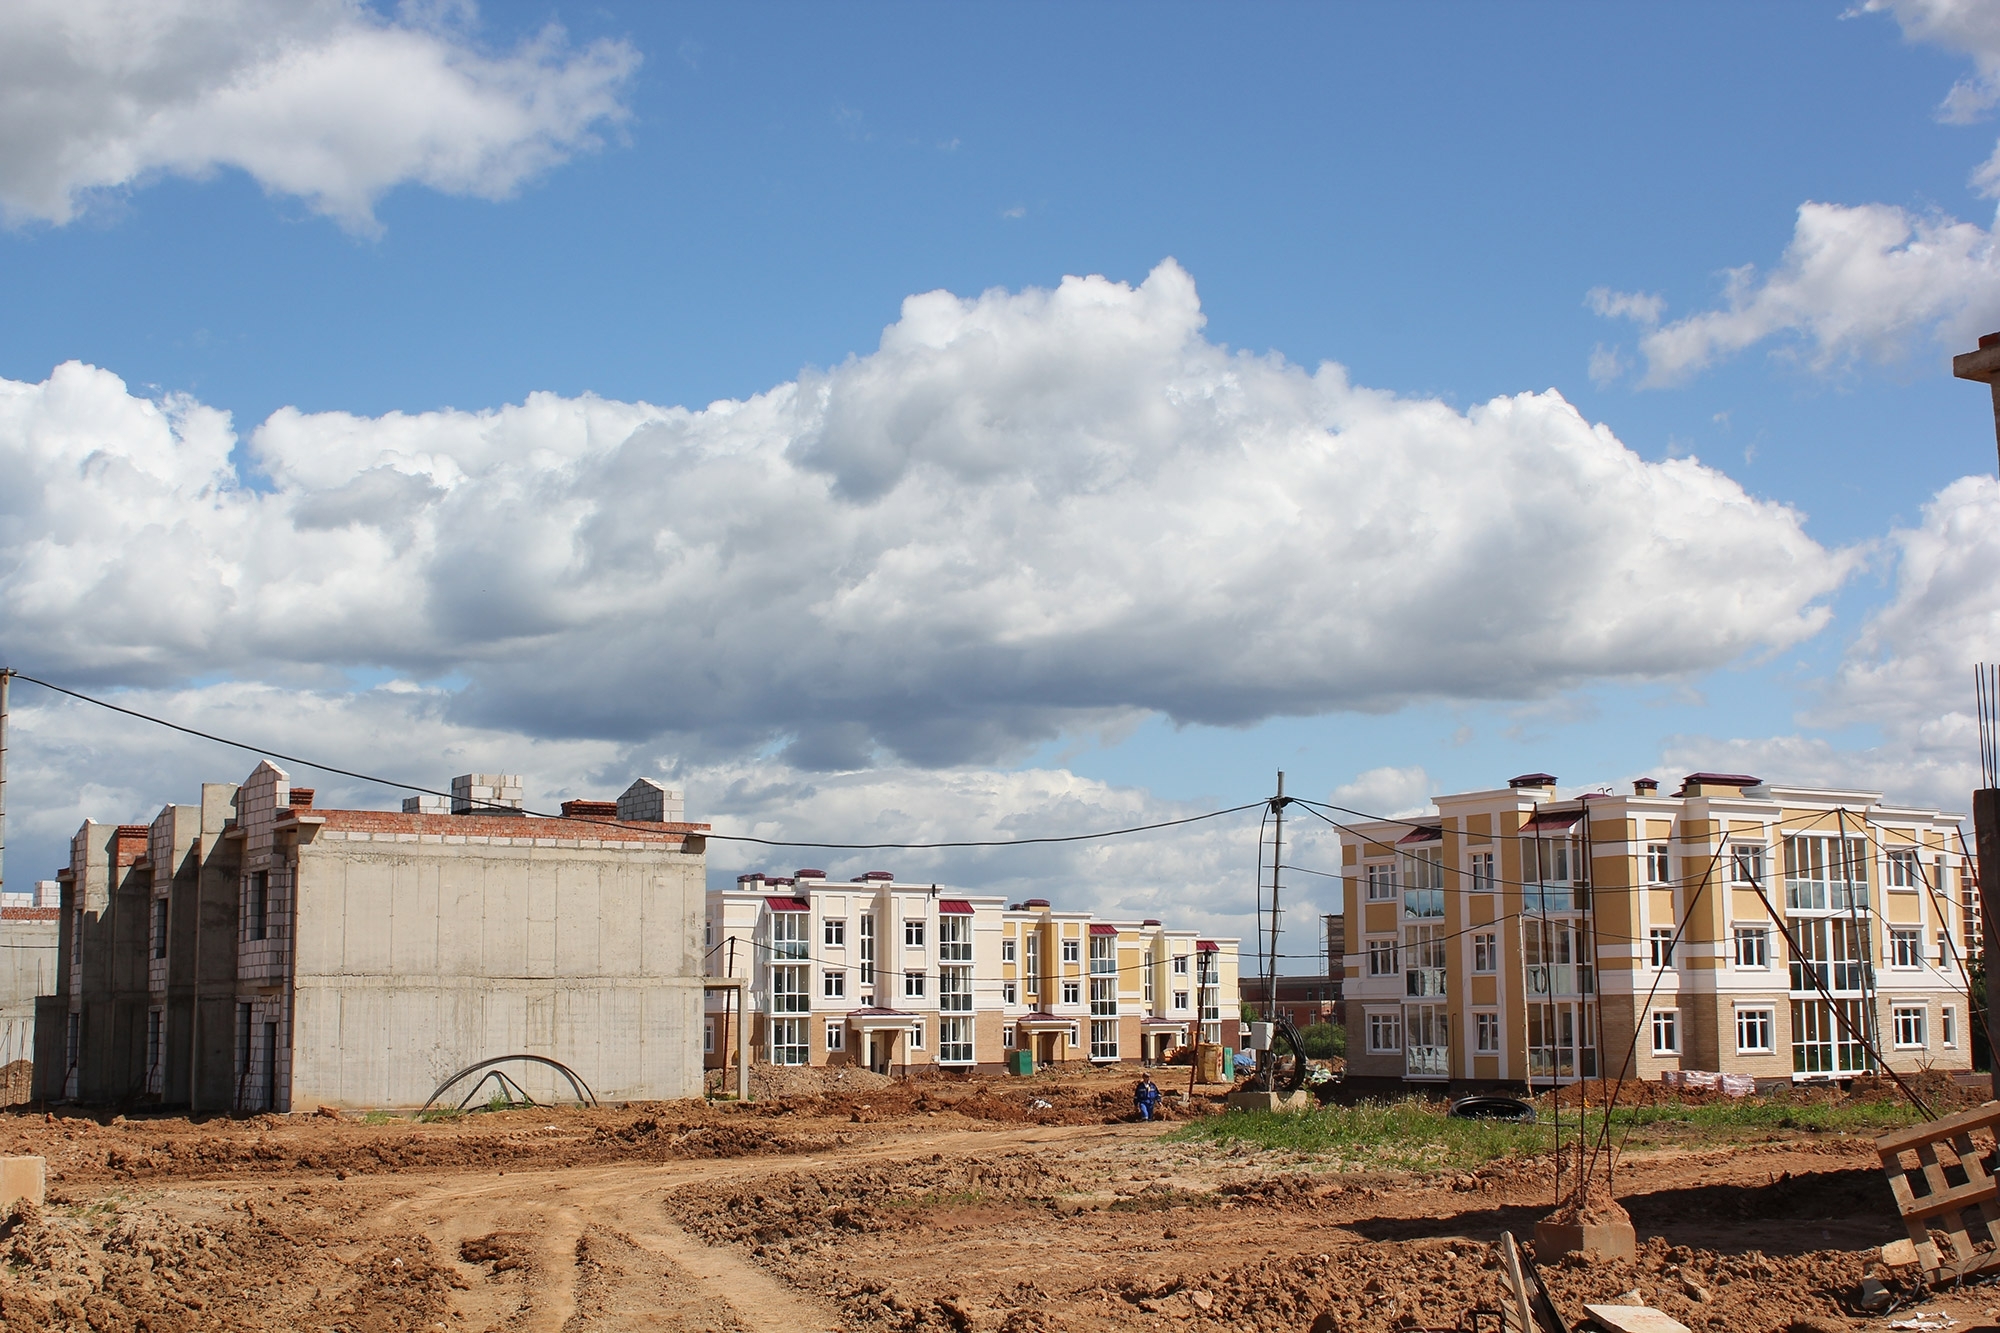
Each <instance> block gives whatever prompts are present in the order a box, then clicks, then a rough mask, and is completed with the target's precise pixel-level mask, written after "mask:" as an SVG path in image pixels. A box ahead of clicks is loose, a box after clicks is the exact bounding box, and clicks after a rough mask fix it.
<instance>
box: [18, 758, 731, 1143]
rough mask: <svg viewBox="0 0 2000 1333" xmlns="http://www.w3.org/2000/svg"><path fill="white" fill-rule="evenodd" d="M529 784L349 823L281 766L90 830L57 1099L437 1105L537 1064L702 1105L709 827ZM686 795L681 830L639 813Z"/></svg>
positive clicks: (71, 951)
mask: <svg viewBox="0 0 2000 1333" xmlns="http://www.w3.org/2000/svg"><path fill="white" fill-rule="evenodd" d="M461 785H463V786H464V788H465V795H464V797H463V799H459V798H458V797H457V793H458V791H459V788H460V786H461ZM519 787H520V780H519V779H518V778H514V779H511V781H509V780H496V781H489V780H487V779H486V778H484V777H481V776H480V775H468V776H467V777H465V778H461V779H459V780H458V781H457V782H455V783H454V786H453V790H454V801H453V803H452V805H453V808H454V809H461V810H463V811H464V813H459V814H446V813H441V812H437V811H434V810H432V809H430V808H424V809H420V810H406V811H405V812H393V811H379V810H328V809H320V808H317V807H315V806H314V804H313V795H314V793H313V791H312V789H310V788H307V787H294V786H293V785H292V784H291V780H290V778H289V777H288V775H287V774H286V773H285V771H284V770H283V769H280V768H278V767H276V766H274V765H272V764H269V763H262V764H259V765H258V766H257V768H256V770H255V771H254V772H252V773H251V774H250V776H249V777H248V778H247V779H245V780H244V782H243V783H242V785H240V786H237V785H233V784H204V785H203V787H202V789H201V800H200V803H199V804H195V805H169V806H167V807H165V808H164V809H162V810H161V812H160V814H159V816H158V817H157V818H155V819H154V820H153V822H152V823H151V824H132V825H111V824H100V823H97V822H95V821H89V822H86V823H85V824H84V825H83V827H82V828H81V829H79V830H78V831H77V834H76V836H75V838H74V839H72V841H71V848H70V863H69V866H68V868H66V869H65V870H64V871H63V872H62V873H61V875H60V876H59V877H58V879H59V882H60V884H61V909H60V914H59V915H60V922H59V929H60V932H61V934H60V938H61V941H62V947H61V949H60V952H59V956H58V958H59V961H58V965H57V967H56V969H55V975H54V978H53V981H54V986H53V988H52V989H53V994H51V995H48V996H47V997H45V998H44V999H42V1000H41V1001H40V1003H39V1005H38V1014H37V1019H38V1021H37V1028H36V1047H37V1058H36V1082H37V1092H38V1094H39V1095H41V1096H44V1097H48V1098H51V1099H60V1098H71V1099H76V1100H80V1101H84V1102H91V1103H121V1104H122V1103H137V1104H147V1103H151V1104H161V1105H170V1106H187V1107H190V1108H192V1109H193V1110H195V1111H258V1110H275V1111H288V1110H293V1109H311V1108H313V1107H315V1106H319V1105H329V1106H341V1107H371V1106H414V1105H417V1104H420V1103H421V1102H423V1101H424V1099H425V1098H426V1097H428V1096H429V1095H430V1093H431V1092H432V1090H433V1089H434V1088H435V1087H436V1086H437V1085H438V1084H439V1083H440V1082H441V1081H442V1080H443V1079H444V1078H445V1077H447V1076H448V1075H450V1074H452V1073H455V1072H457V1071H458V1070H459V1069H461V1068H463V1067H465V1066H467V1065H470V1064H473V1063H474V1062H476V1061H479V1060H482V1059H486V1058H489V1057H494V1056H504V1055H513V1054H520V1053H527V1054H532V1055H540V1056H546V1057H549V1058H552V1059H555V1060H558V1061H561V1062H562V1063H564V1064H566V1065H568V1066H570V1067H572V1068H574V1069H575V1070H576V1072H577V1073H578V1074H580V1075H581V1076H582V1077H583V1078H584V1080H585V1081H586V1082H587V1083H589V1084H590V1085H591V1087H592V1088H593V1089H594V1090H595V1091H596V1092H597V1094H598V1095H599V1096H600V1097H604V1098H613V1099H619V1100H627V1099H642V1098H647V1099H649V1098H665V1097H683V1096H691V1095H696V1094H698V1093H699V1092H700V1089H701V1073H700V1070H701V1063H700V1051H699V1046H698V1044H697V1043H698V1042H699V1040H700V1026H699V1024H700V1016H701V995H702V990H701V975H700V973H701V956H700V949H699V947H698V946H697V944H696V942H695V941H696V940H697V938H698V931H699V929H700V914H701V901H702V900H701V893H702V884H703V878H704V862H705V859H706V856H705V839H704V838H703V837H702V834H703V832H704V831H705V830H706V829H707V827H708V826H707V825H705V824H686V823H681V822H679V821H678V818H677V816H678V814H679V805H678V797H677V795H675V794H673V793H666V792H665V789H664V788H660V787H659V786H658V784H656V783H646V782H643V781H642V782H640V783H635V784H633V789H632V790H631V791H628V792H627V794H626V799H625V800H624V801H622V802H621V803H619V804H612V803H601V804H600V803H592V802H571V803H570V806H572V807H581V808H578V809H575V810H573V811H572V810H570V809H569V808H568V807H566V813H569V814H573V816H574V817H573V818H571V819H537V818H529V817H526V816H525V815H523V813H522V812H521V811H520V809H519V806H520V791H519ZM666 796H673V797H674V799H673V801H672V803H671V808H672V812H673V814H674V815H675V816H676V819H674V820H661V819H657V818H656V819H633V818H630V817H627V816H626V815H625V814H624V813H623V808H621V807H629V808H633V809H639V810H642V811H644V812H645V813H648V814H653V815H658V814H663V813H666V809H667V802H666V801H665V799H664V798H665V797H666ZM606 811H608V813H606ZM509 1072H510V1074H512V1073H514V1072H515V1071H512V1070H510V1071H509ZM520 1078H521V1082H522V1083H523V1084H524V1086H526V1087H527V1088H528V1090H529V1091H530V1092H533V1093H536V1095H540V1092H541V1091H542V1090H548V1091H551V1092H553V1091H554V1089H555V1084H554V1082H553V1077H552V1076H543V1075H538V1074H536V1073H534V1072H532V1071H522V1072H521V1075H520Z"/></svg>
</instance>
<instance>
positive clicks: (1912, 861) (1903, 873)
mask: <svg viewBox="0 0 2000 1333" xmlns="http://www.w3.org/2000/svg"><path fill="white" fill-rule="evenodd" d="M1922 864H1923V852H1922V850H1921V849H1919V848H1916V847H1890V848H1886V849H1885V850H1884V851H1883V853H1882V887H1883V888H1885V889H1894V890H1896V891H1897V892H1899V893H1915V892H1916V891H1917V890H1918V889H1920V888H1922V887H1923V880H1924V872H1923V869H1922Z"/></svg>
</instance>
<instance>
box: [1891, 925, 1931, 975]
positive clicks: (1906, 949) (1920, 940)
mask: <svg viewBox="0 0 2000 1333" xmlns="http://www.w3.org/2000/svg"><path fill="white" fill-rule="evenodd" d="M1923 965H1924V933H1923V931H1921V930H1915V929H1910V930H1905V929H1903V928H1901V927H1895V928H1892V929H1891V930H1890V931H1889V966H1891V967H1922V966H1923Z"/></svg>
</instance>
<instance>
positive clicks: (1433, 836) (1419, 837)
mask: <svg viewBox="0 0 2000 1333" xmlns="http://www.w3.org/2000/svg"><path fill="white" fill-rule="evenodd" d="M1443 837H1444V826H1443V825H1442V824H1424V825H1419V826H1417V827H1416V828H1413V829H1411V830H1410V831H1409V832H1408V833H1405V834H1404V835H1403V836H1402V837H1400V838H1398V839H1396V843H1397V845H1398V846H1401V845H1402V844H1403V843H1406V842H1438V841H1440V840H1442V839H1443Z"/></svg>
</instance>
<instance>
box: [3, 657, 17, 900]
mask: <svg viewBox="0 0 2000 1333" xmlns="http://www.w3.org/2000/svg"><path fill="white" fill-rule="evenodd" d="M13 683H14V673H13V672H12V671H9V670H7V669H6V668H5V667H0V890H4V889H5V888H6V887H7V694H8V687H9V686H10V685H12V684H13Z"/></svg>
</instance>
